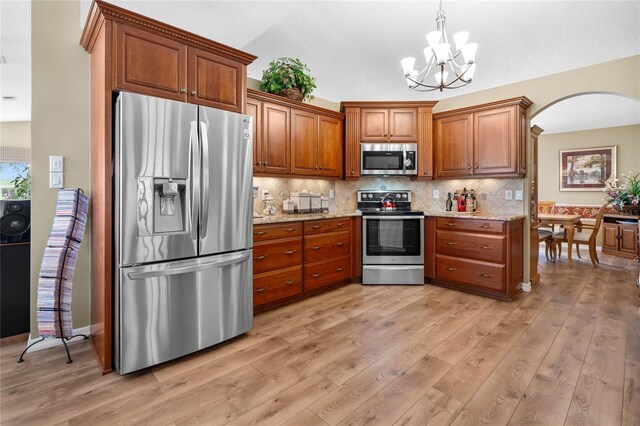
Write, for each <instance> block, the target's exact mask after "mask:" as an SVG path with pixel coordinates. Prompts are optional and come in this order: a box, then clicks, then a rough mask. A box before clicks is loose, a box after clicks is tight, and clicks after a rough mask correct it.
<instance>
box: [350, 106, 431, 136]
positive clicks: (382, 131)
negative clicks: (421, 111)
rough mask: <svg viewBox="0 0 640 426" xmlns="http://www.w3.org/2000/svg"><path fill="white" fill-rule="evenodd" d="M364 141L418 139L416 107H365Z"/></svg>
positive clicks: (363, 114)
mask: <svg viewBox="0 0 640 426" xmlns="http://www.w3.org/2000/svg"><path fill="white" fill-rule="evenodd" d="M361 120H362V121H361V126H362V129H361V135H362V138H361V140H362V142H415V141H417V134H418V129H417V110H416V108H391V109H389V108H363V109H362V119H361Z"/></svg>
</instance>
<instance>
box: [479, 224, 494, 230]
mask: <svg viewBox="0 0 640 426" xmlns="http://www.w3.org/2000/svg"><path fill="white" fill-rule="evenodd" d="M480 228H482V229H491V228H493V226H491V225H480Z"/></svg>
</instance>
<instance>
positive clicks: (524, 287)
mask: <svg viewBox="0 0 640 426" xmlns="http://www.w3.org/2000/svg"><path fill="white" fill-rule="evenodd" d="M522 291H524V292H526V293H529V292H531V281H529V282H526V283H522Z"/></svg>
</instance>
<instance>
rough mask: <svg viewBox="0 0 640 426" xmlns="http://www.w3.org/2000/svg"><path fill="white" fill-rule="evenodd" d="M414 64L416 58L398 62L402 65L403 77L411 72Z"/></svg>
mask: <svg viewBox="0 0 640 426" xmlns="http://www.w3.org/2000/svg"><path fill="white" fill-rule="evenodd" d="M415 63H416V58H413V57H407V58H404V59H403V60H401V61H400V64H402V71H404V75H407V74H409V73H410V72H411V71H412V70H413V66H414V65H415Z"/></svg>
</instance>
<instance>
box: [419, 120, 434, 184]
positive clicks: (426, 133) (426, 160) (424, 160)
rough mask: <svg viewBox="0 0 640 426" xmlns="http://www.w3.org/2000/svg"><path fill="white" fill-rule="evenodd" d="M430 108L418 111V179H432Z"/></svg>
mask: <svg viewBox="0 0 640 426" xmlns="http://www.w3.org/2000/svg"><path fill="white" fill-rule="evenodd" d="M431 117H432V114H431V108H420V109H419V110H418V176H417V178H418V179H431V178H432V177H433V127H432V118H431Z"/></svg>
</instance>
